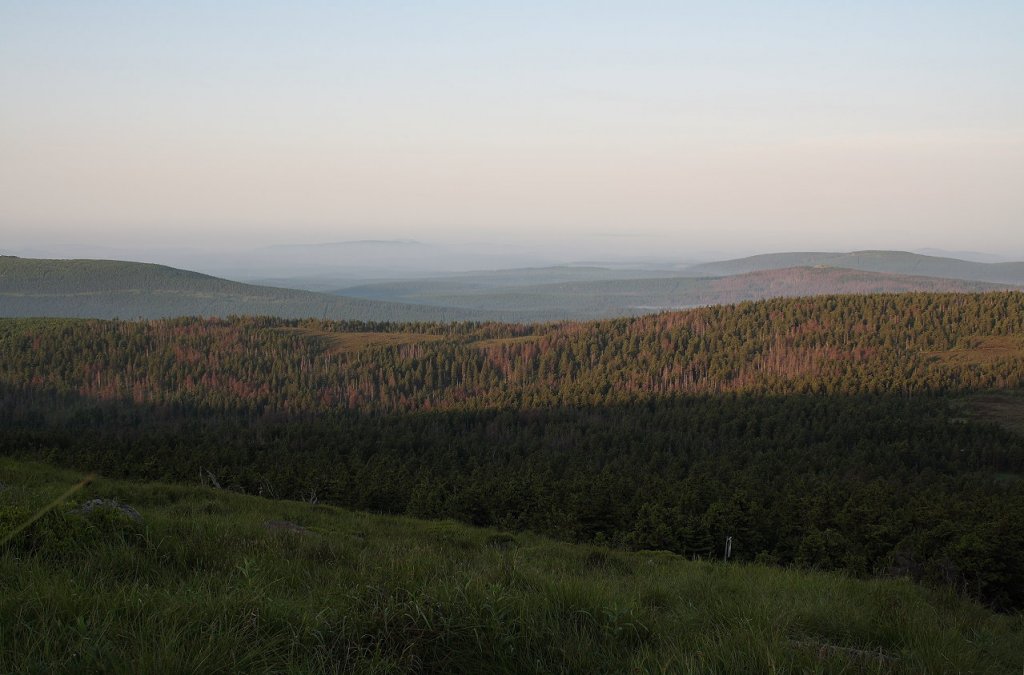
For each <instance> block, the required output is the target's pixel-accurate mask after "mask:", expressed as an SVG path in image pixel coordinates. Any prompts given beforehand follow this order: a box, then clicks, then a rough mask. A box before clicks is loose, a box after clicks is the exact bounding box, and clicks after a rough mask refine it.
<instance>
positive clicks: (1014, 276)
mask: <svg viewBox="0 0 1024 675" xmlns="http://www.w3.org/2000/svg"><path fill="white" fill-rule="evenodd" d="M818 265H825V266H829V267H842V268H844V269H852V270H861V271H864V272H880V273H885V274H909V275H916V276H926V277H939V278H943V279H963V280H967V281H983V282H989V283H996V284H1010V285H1014V286H1022V285H1024V262H1005V263H982V262H973V261H969V260H959V259H957V258H944V257H939V256H930V255H920V254H918V253H908V252H906V251H852V252H849V253H826V252H791V253H769V254H764V255H755V256H751V257H749V258H739V259H736V260H723V261H719V262H712V263H705V264H701V265H693V266H692V267H687V268H685V269H684V270H682V272H681V274H682V275H685V276H691V277H704V276H727V275H733V274H746V273H748V272H759V271H764V270H776V269H783V268H787V267H807V266H818Z"/></svg>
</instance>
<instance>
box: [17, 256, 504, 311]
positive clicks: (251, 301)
mask: <svg viewBox="0 0 1024 675" xmlns="http://www.w3.org/2000/svg"><path fill="white" fill-rule="evenodd" d="M232 314H238V315H267V316H276V317H280V318H294V319H299V318H308V317H326V318H331V319H337V320H356V321H425V320H431V321H438V320H440V321H459V320H486V319H489V318H493V317H492V316H491V315H489V314H488V313H487V312H473V311H465V310H460V309H452V308H444V307H425V306H423V305H410V304H403V303H393V302H386V301H377V300H365V299H361V298H348V297H344V296H338V295H328V294H324V293H315V292H312V291H301V290H294V289H289V288H273V287H269V286H254V285H251V284H243V283H239V282H236V281H228V280H226V279H220V278H218V277H213V276H209V275H207V274H201V273H199V272H190V271H187V270H181V269H177V268H175V267H167V266H165V265H156V264H152V263H138V262H126V261H118V260H48V259H34V258H17V257H14V256H0V316H8V317H27V316H49V317H78V318H98V319H113V318H122V319H136V318H143V319H158V318H167V317H174V316H207V317H226V316H230V315H232Z"/></svg>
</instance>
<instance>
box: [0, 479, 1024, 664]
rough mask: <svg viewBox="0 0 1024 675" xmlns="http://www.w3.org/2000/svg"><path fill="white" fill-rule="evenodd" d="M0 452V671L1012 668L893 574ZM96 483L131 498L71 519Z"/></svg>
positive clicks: (944, 599) (98, 494) (1014, 634)
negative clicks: (723, 558)
mask: <svg viewBox="0 0 1024 675" xmlns="http://www.w3.org/2000/svg"><path fill="white" fill-rule="evenodd" d="M79 478H80V475H79V474H73V473H70V472H66V471H57V470H54V469H50V468H48V467H45V466H43V465H39V464H30V463H19V462H12V461H10V460H6V459H0V485H2V488H0V542H3V543H2V544H0V671H3V672H43V671H51V672H52V671H63V670H69V669H74V670H76V671H87V672H98V671H102V672H199V671H202V672H226V671H233V672H234V671H257V672H361V673H366V672H409V671H412V672H451V673H481V672H489V673H502V672H507V673H529V672H537V673H553V672H592V673H598V672H768V671H783V672H785V671H797V672H810V671H819V672H820V671H829V672H840V671H841V672H907V673H919V672H975V673H998V672H1016V671H1017V669H1019V668H1020V666H1021V654H1022V653H1024V630H1022V628H1024V626H1022V621H1021V618H1020V617H1019V616H1017V617H1011V616H1000V615H996V614H993V613H991V612H989V611H987V610H985V609H983V608H981V607H980V606H978V605H975V604H972V603H970V602H967V601H963V600H960V599H958V598H957V597H955V596H954V595H952V594H949V593H937V592H932V591H927V590H925V589H923V588H920V587H918V586H915V585H913V584H911V583H909V582H905V581H896V580H877V581H856V580H851V579H848V578H846V577H844V576H842V575H837V574H825V573H814V572H797V571H789V570H781V569H772V568H767V567H762V566H758V565H743V564H733V563H730V564H723V563H718V562H709V561H696V562H694V561H688V560H685V559H683V558H681V557H678V556H674V555H671V554H667V553H660V552H642V553H632V554H630V553H623V552H616V551H611V550H608V549H604V548H600V547H593V546H579V545H569V544H561V543H555V542H552V541H550V540H547V539H544V538H541V537H536V536H532V535H526V534H516V535H510V534H505V533H501V532H498V531H494V530H483V529H475V528H469V527H466V526H461V525H457V524H454V523H451V522H436V521H435V522H429V521H421V520H414V519H410V518H399V517H387V516H376V515H369V514H365V513H357V512H350V511H345V510H341V509H336V508H333V507H326V506H319V505H316V506H314V505H310V504H303V503H299V502H283V501H270V500H264V499H260V498H256V497H246V496H242V495H238V494H234V493H231V492H228V491H224V490H212V489H202V488H193V487H185V486H170V485H164V484H157V483H136V482H124V481H111V480H99V481H97V482H95V483H93V484H91V485H89V486H87V487H85V488H84V489H83V490H81V491H80V492H78V493H76V494H74V495H72V496H71V498H70V502H69V503H60V504H58V505H57V506H56V507H55V508H54V509H53V510H52V511H49V512H47V513H46V514H45V515H44V516H43V517H42V518H41V519H40V520H38V521H37V522H36V523H35V524H33V525H31V526H30V527H28V528H27V529H25V530H23V531H20V532H18V533H17V534H15V536H14V537H13V538H9V535H10V533H11V532H12V530H13V528H14V527H16V526H17V525H18V524H19V523H22V522H24V521H25V520H26V519H27V518H28V517H30V516H31V515H32V514H33V513H38V510H39V509H40V508H43V507H44V505H45V504H47V503H48V502H51V500H52V499H53V498H54V497H56V496H57V495H60V494H61V493H63V492H65V490H66V489H67V488H68V486H70V485H73V484H74V483H75V482H77V481H78V480H79ZM96 498H106V499H111V500H117V501H118V502H120V503H126V504H129V505H131V506H133V507H135V508H137V510H138V512H139V513H140V514H141V517H142V519H143V522H141V523H137V522H135V521H133V520H132V519H131V518H130V517H128V516H126V515H124V514H123V513H121V512H120V511H118V510H115V509H111V508H99V509H95V510H93V511H91V512H90V513H87V514H81V513H75V511H77V510H78V509H76V508H75V505H76V504H83V503H87V502H89V501H91V500H93V499H96Z"/></svg>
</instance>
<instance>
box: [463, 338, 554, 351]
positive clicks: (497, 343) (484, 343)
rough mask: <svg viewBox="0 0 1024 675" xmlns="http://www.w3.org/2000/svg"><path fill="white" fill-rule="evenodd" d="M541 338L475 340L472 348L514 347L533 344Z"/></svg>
mask: <svg viewBox="0 0 1024 675" xmlns="http://www.w3.org/2000/svg"><path fill="white" fill-rule="evenodd" d="M540 338H541V336H540V335H520V336H518V337H507V338H490V339H487V340H477V341H476V342H473V343H472V345H473V346H474V347H480V348H481V349H486V348H488V347H501V346H502V345H516V344H522V343H524V342H534V341H536V340H539V339H540Z"/></svg>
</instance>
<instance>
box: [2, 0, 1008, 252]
mask: <svg viewBox="0 0 1024 675" xmlns="http://www.w3.org/2000/svg"><path fill="white" fill-rule="evenodd" d="M0 231H2V238H0V245H7V246H30V245H46V244H50V243H64V244H67V243H71V244H75V243H85V242H88V243H95V244H103V245H121V244H129V245H132V246H140V245H156V246H170V245H176V246H177V245H188V246H197V245H199V246H202V245H206V244H209V245H216V246H223V245H225V244H227V243H231V242H243V243H245V244H247V245H249V244H252V245H256V244H264V243H266V244H270V243H284V242H315V241H337V240H345V239H361V238H396V237H404V238H414V239H418V240H437V239H452V238H454V237H466V238H470V239H473V240H475V241H485V240H495V241H520V242H522V241H529V240H535V241H540V240H543V238H544V237H546V236H548V235H551V234H552V233H557V234H558V235H559V238H560V239H559V240H560V241H563V242H566V241H567V242H570V243H571V241H572V240H573V239H574V238H579V239H580V240H581V241H582V240H586V241H588V242H589V244H588V246H589V247H590V248H594V247H595V246H596V247H597V248H598V249H600V247H601V246H604V247H605V249H607V251H609V252H610V253H614V252H616V251H620V250H628V251H630V252H643V251H650V252H657V253H661V254H666V255H670V254H673V253H674V252H675V251H678V252H679V255H680V256H684V255H685V254H686V253H687V252H688V251H691V250H716V251H737V252H748V251H752V250H783V249H794V248H800V249H849V248H869V247H870V248H882V247H886V248H920V247H925V246H932V247H944V248H952V249H958V248H959V249H974V250H987V251H991V252H996V253H1007V252H1009V253H1014V254H1024V2H1021V1H1020V0H1013V1H1006V2H986V1H984V0H979V1H971V2H966V1H964V0H959V1H957V2H941V1H934V0H933V1H929V2H899V1H898V0H887V1H885V2H874V1H860V2H848V3H829V2H821V1H820V0H816V1H814V2H790V3H786V2H699V3H685V2H664V3H656V2H640V1H630V2H625V1H623V2H599V1H596V0H587V1H581V2H554V1H553V2H526V1H520V2H508V3H495V2H408V3H402V2H385V1H380V0H378V1H376V2H369V1H368V2H340V1H333V2H312V1H306V2H280V3H277V2H261V1H258V0H247V1H245V2H213V1H204V2H186V1H181V0H178V1H175V2H167V1H161V2H145V1H139V0H134V1H132V2H103V1H101V0H90V1H89V2H81V1H77V0H76V1H74V2H46V1H44V0H31V1H29V0H20V1H17V2H5V1H2V0H0ZM627 235H628V236H627ZM595 250H596V249H595Z"/></svg>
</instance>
